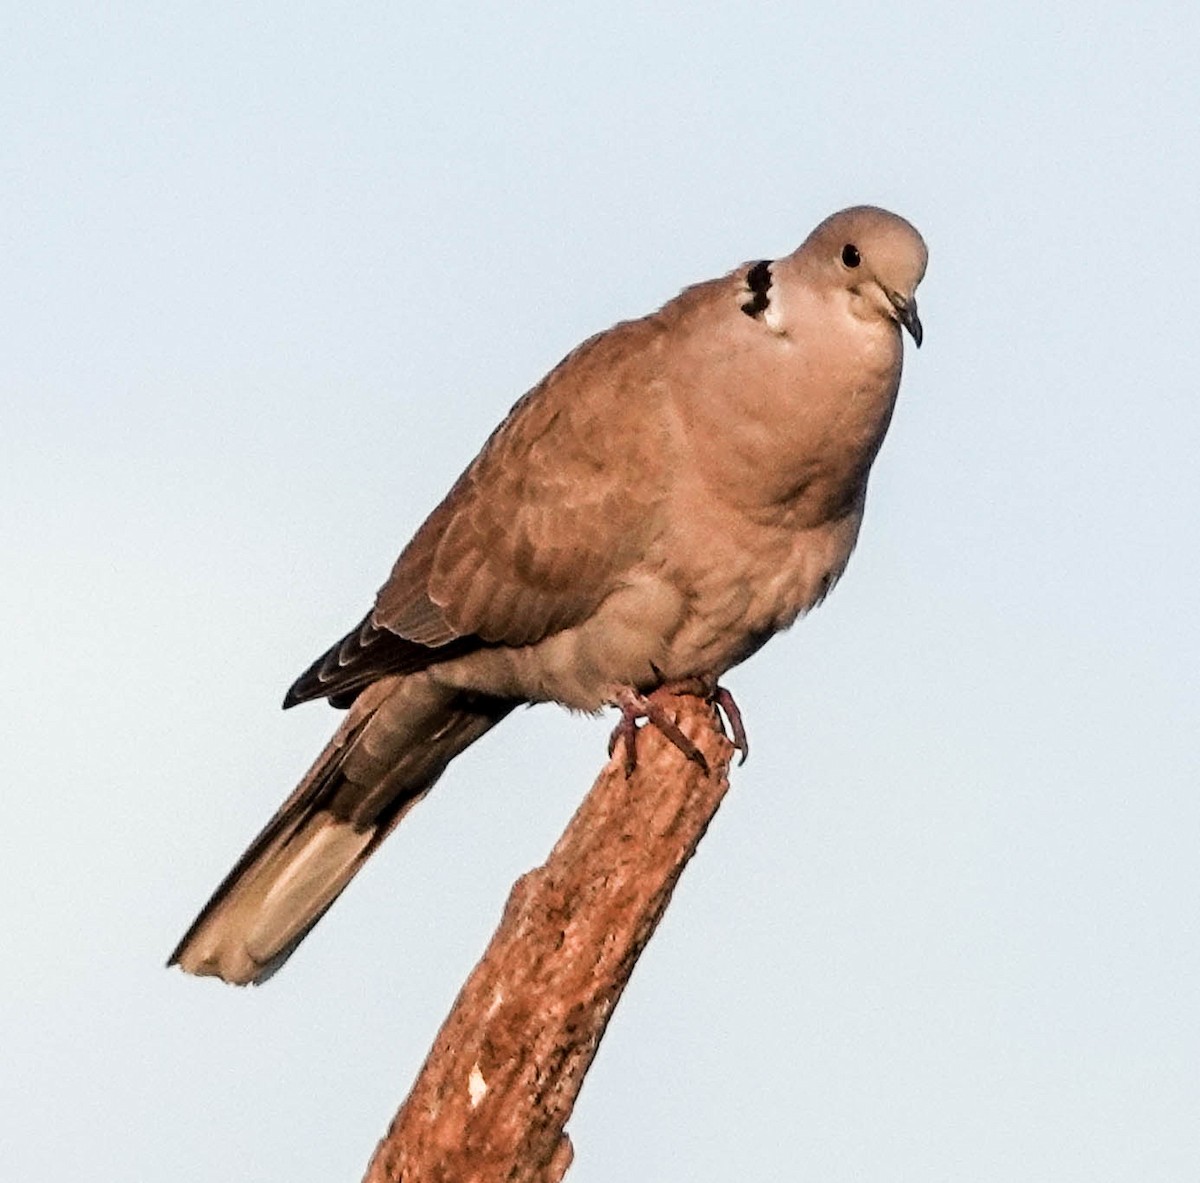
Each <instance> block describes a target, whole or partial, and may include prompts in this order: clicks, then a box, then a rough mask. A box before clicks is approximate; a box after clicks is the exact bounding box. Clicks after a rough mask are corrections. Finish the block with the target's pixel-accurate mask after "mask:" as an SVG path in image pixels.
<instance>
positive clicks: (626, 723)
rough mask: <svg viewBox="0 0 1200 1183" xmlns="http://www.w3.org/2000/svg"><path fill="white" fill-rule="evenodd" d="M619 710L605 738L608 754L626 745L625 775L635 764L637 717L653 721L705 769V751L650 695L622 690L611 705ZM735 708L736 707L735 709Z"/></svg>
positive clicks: (678, 746) (706, 762)
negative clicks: (618, 714) (615, 721)
mask: <svg viewBox="0 0 1200 1183" xmlns="http://www.w3.org/2000/svg"><path fill="white" fill-rule="evenodd" d="M614 705H615V706H617V707H619V708H620V710H621V719H620V722H618V723H617V725H616V727H614V728H613V733H612V735H611V736H609V740H608V754H609V755H610V756H611V755H612V754H613V752H615V751H616V748H617V742H618V741H621V742H623V743H624V746H625V775H626V777H630V776H632V775H633V770H634V769H635V768H636V767H637V734H638V730H639V728H638V725H637V721H638V719H645V720H646V721H647V722H649V723H653V724H654V726H655V727H657V728H658V729H659V731H661V732H662V734H663V735H664V736H665V737H666V738H667V739H668V740H670V741H671V743H673V744H674V745H675V747H677V748H678V749H679V750H680V751H681V752H682V753H683V755H684V756H685V757H686V758H687V759H689V760H691V761H692V763H694V764H698V765H699V766H700V768H701V769H702V771H704V772H705V773H707V772H708V761H707V760H706V759H705V757H704V753H703V752H702V751H701V750H700V749H699V748H698V747H697V746H696V745H695V744H694V743H693V742H692V741H691V740H690V739H689V738H688V737H687V736H686V735H684V733H683V731H682V730H680V727H679V724H678V723H676V722H675V720H674V719H673V718H671V716H670V715H669V714H668V713H667V711H666V709H665V708H664V707H663V705H662V704H661V703H660V702H657V701H656V700H655V698H654V696H653V695H647V694H639V693H638V692H637V691H636V690H627V691H623V692H622V693H621V694H620V695H619V696H618V698H617V701H616V702H615V704H614ZM735 709H736V708H735Z"/></svg>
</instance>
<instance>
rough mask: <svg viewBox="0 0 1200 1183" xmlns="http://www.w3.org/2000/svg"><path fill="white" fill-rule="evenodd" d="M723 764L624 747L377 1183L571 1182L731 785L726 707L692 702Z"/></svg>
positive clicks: (369, 1177) (691, 730)
mask: <svg viewBox="0 0 1200 1183" xmlns="http://www.w3.org/2000/svg"><path fill="white" fill-rule="evenodd" d="M673 703H674V704H676V710H677V717H678V721H679V725H680V727H681V728H682V730H683V731H684V733H685V734H686V735H688V736H689V737H691V739H692V740H693V742H695V743H696V744H697V746H698V747H699V748H700V750H701V751H702V752H703V753H704V756H705V758H706V759H707V760H708V765H709V771H708V772H705V771H704V770H702V769H701V768H700V766H699V765H698V764H697V763H695V762H693V761H688V760H686V759H684V757H683V756H682V755H681V754H680V752H679V750H678V749H677V748H675V747H673V746H672V745H671V744H670V743H669V742H668V741H667V740H666V739H665V738H664V737H663V736H662V735H661V734H660V733H659V732H658V730H657V729H656V728H654V727H650V726H646V727H643V728H642V730H641V731H640V732H639V736H638V743H637V757H638V763H637V768H636V770H635V771H634V773H633V775H632V776H630V777H629V778H628V779H626V776H625V770H624V753H623V752H622V750H621V748H620V746H618V748H617V751H616V753H615V755H614V758H613V759H612V760H610V761H609V762H608V764H607V766H606V767H605V768H604V770H603V771H602V772H601V774H600V776H599V778H598V779H597V781H596V783H595V784H594V785H593V786H592V789H591V791H590V792H589V793H588V795H587V797H586V798H585V800H584V802H583V804H582V805H581V806H580V807H579V809H578V811H577V812H576V813H575V816H574V817H573V818H572V819H571V821H570V823H569V824H568V826H567V828H566V830H565V831H564V832H563V835H562V837H561V838H560V839H559V840H558V842H557V844H556V845H555V847H554V850H553V851H552V852H551V854H550V857H549V858H548V859H547V860H546V862H545V864H544V865H543V866H541V867H538V868H536V869H535V870H532V871H530V872H528V873H527V874H525V875H523V876H522V877H521V878H520V879H518V880H517V882H516V884H515V885H514V886H513V889H512V892H511V894H510V895H509V898H508V903H507V905H506V906H505V909H504V916H503V918H502V920H501V922H500V927H499V928H498V929H497V931H496V934H495V936H493V937H492V940H491V943H490V944H489V945H488V948H487V951H486V952H485V953H484V955H483V958H482V960H481V961H480V962H479V964H478V965H477V966H476V967H475V969H474V970H473V971H472V972H471V976H470V977H469V978H468V979H467V982H466V984H465V985H464V986H463V988H462V991H461V992H460V993H459V996H458V999H457V1000H456V1002H455V1004H454V1007H453V1009H452V1010H451V1012H450V1015H449V1017H448V1018H447V1019H446V1021H445V1023H444V1024H443V1025H442V1029H441V1031H440V1032H439V1033H438V1036H437V1039H436V1041H435V1042H434V1045H433V1048H432V1050H431V1051H430V1053H429V1057H428V1058H427V1059H426V1061H425V1064H424V1066H423V1067H422V1069H421V1071H420V1073H419V1075H418V1076H417V1080H416V1083H415V1084H414V1085H413V1087H412V1091H411V1092H410V1093H409V1095H408V1098H407V1099H406V1100H405V1102H404V1103H403V1105H401V1107H400V1110H399V1112H398V1113H397V1114H396V1117H395V1119H394V1120H393V1122H392V1125H391V1128H390V1129H389V1130H388V1133H387V1136H386V1137H385V1138H384V1139H383V1141H382V1142H381V1143H380V1144H379V1147H378V1148H377V1150H376V1152H375V1155H374V1157H373V1158H372V1160H371V1164H370V1166H369V1168H368V1170H367V1174H366V1179H365V1183H499V1181H500V1180H505V1181H506V1183H559V1180H561V1179H562V1177H563V1175H564V1174H565V1173H566V1170H567V1168H568V1166H570V1163H571V1158H572V1153H573V1152H572V1148H571V1142H570V1139H569V1138H568V1137H567V1135H566V1134H565V1133H564V1126H565V1125H566V1123H567V1120H568V1118H569V1117H570V1116H571V1110H572V1109H573V1108H574V1105H575V1098H576V1097H577V1096H578V1094H579V1089H580V1086H581V1085H582V1084H583V1078H584V1076H585V1074H586V1073H587V1070H588V1068H589V1066H590V1065H591V1062H592V1059H593V1057H594V1056H595V1054H596V1049H597V1047H598V1046H599V1044H600V1040H601V1038H602V1037H603V1035H604V1030H605V1028H606V1027H607V1025H608V1021H609V1018H610V1017H611V1016H612V1012H613V1008H614V1007H615V1006H616V1004H617V1000H618V999H619V998H620V997H621V992H622V991H623V990H624V988H625V984H626V982H628V981H629V975H630V974H631V973H632V972H633V967H634V965H636V964H637V959H638V957H639V956H640V954H641V952H642V950H643V949H644V948H645V946H646V943H647V942H648V941H649V940H650V937H651V936H652V935H653V933H654V930H655V928H656V927H657V925H658V922H659V920H660V919H661V917H662V914H663V911H664V910H665V909H666V906H667V904H668V902H669V901H670V899H671V893H672V891H673V890H674V888H675V884H676V882H677V881H678V879H679V875H680V873H681V872H682V871H683V868H684V866H685V865H686V864H687V861H688V859H690V858H691V856H692V855H693V853H694V852H695V850H696V846H697V844H698V843H699V841H700V839H701V838H702V837H703V836H704V831H705V830H706V829H707V828H708V824H709V822H710V821H711V820H712V817H713V815H714V814H715V813H716V811H717V808H718V807H719V806H720V804H721V801H722V799H723V798H724V796H725V793H726V791H727V790H728V788H729V780H728V774H729V761H730V757H731V755H732V753H733V748H732V746H731V745H730V743H729V742H728V741H727V740H726V739H725V738H724V736H723V733H722V732H721V730H720V723H719V721H718V718H717V715H716V712H715V710H714V708H713V707H712V706H711V705H710V704H709V703H707V702H705V701H704V700H703V699H700V698H694V697H679V698H677V699H674V700H673Z"/></svg>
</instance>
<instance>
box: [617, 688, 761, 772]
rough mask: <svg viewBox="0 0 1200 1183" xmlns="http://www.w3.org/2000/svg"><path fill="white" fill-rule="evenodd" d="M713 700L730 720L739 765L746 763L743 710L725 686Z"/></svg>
mask: <svg viewBox="0 0 1200 1183" xmlns="http://www.w3.org/2000/svg"><path fill="white" fill-rule="evenodd" d="M712 701H713V703H714V705H716V706H717V707H719V708H720V710H721V714H723V715H724V716H725V718H726V719H728V720H729V730H730V733H731V734H730V738H731V740H732V741H733V747H734V750H735V751H737V752H741V757H740V758H739V760H738V765H739V766H740V765H742V764H745V763H746V757H747V756H749V755H750V741H749V740H748V739H747V738H746V725H745V723H744V722H743V721H742V712H741V711H740V710H738V704H737V703H736V702H734V701H733V695H732V694H730V693H729V691H728V690H726V689H725V687H724V686H718V687H717V688H716V689H715V690H714V691H713V694H712ZM610 755H611V753H610Z"/></svg>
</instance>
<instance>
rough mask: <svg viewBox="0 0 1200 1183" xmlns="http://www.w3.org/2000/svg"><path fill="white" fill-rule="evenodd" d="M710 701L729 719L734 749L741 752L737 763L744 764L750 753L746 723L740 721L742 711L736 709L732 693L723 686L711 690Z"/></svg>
mask: <svg viewBox="0 0 1200 1183" xmlns="http://www.w3.org/2000/svg"><path fill="white" fill-rule="evenodd" d="M712 701H713V702H714V703H715V704H716V705H717V706H718V707H720V709H721V712H722V713H723V714H724V715H725V718H727V719H728V720H729V730H730V731H731V732H732V733H733V736H732V739H733V747H734V750H735V751H738V752H741V753H742V755H741V759H739V760H738V764H739V765H740V764H745V763H746V757H747V756H749V755H750V741H749V740H748V739H747V738H746V725H745V724H744V723H743V722H742V712H741V711H740V710H738V704H737V703H736V702H734V701H733V695H732V694H730V693H729V691H728V690H726V689H725V687H724V686H718V687H717V688H716V689H715V690H714V691H713V692H712Z"/></svg>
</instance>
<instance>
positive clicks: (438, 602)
mask: <svg viewBox="0 0 1200 1183" xmlns="http://www.w3.org/2000/svg"><path fill="white" fill-rule="evenodd" d="M925 263H926V248H925V243H924V242H923V241H922V239H921V236H920V234H918V233H917V231H916V229H914V227H913V226H911V225H910V224H909V223H908V222H906V221H905V220H904V219H903V218H900V217H897V216H896V215H895V214H891V213H888V212H887V211H885V210H882V209H876V208H874V207H871V206H858V207H855V208H852V209H847V210H843V211H842V212H840V213H837V214H834V215H833V216H832V217H830V218H828V219H827V220H826V221H824V222H822V223H821V224H820V225H819V226H818V227H817V228H816V229H815V230H814V231H813V232H812V233H811V234H810V235H809V236H808V238H807V239H806V240H805V241H804V243H803V244H802V245H801V246H800V248H799V249H798V250H797V251H796V252H795V253H794V254H791V255H788V256H787V257H786V258H782V259H776V260H774V261H769V260H764V261H761V262H756V263H749V264H746V265H744V266H742V267H739V268H738V269H737V270H735V271H732V272H730V273H729V274H728V275H726V276H724V277H723V278H721V279H714V280H711V281H709V282H707V283H701V284H697V285H696V286H694V287H690V288H687V289H686V290H685V291H684V292H682V293H681V294H680V295H679V296H677V297H676V298H675V299H673V300H671V301H670V302H669V303H667V304H665V305H664V306H663V307H662V308H661V309H660V310H659V311H657V312H654V313H651V314H650V315H649V316H645V317H643V318H642V319H640V320H631V321H625V322H623V323H621V324H618V325H616V326H615V327H614V328H611V329H609V330H608V331H607V332H604V333H600V334H599V335H597V336H595V337H592V338H591V339H590V340H588V341H585V342H584V343H583V344H582V345H580V346H579V347H578V348H577V349H575V350H574V351H573V352H572V353H570V354H569V355H568V356H567V357H566V358H565V359H564V360H563V361H562V362H561V363H560V364H559V365H558V366H557V367H556V368H555V369H553V370H551V372H550V373H549V374H548V375H547V376H546V377H545V378H544V379H543V380H542V381H541V382H540V383H539V384H538V385H537V386H536V387H534V389H533V390H531V391H530V392H529V393H528V394H526V395H525V396H524V397H523V398H522V399H521V400H520V401H519V402H518V403H517V404H516V405H515V406H514V407H513V409H512V411H511V412H510V413H509V415H508V417H507V418H506V419H505V420H504V422H503V423H502V424H501V425H500V426H499V428H497V430H496V431H495V432H494V433H493V434H492V436H491V438H490V439H489V440H488V441H487V443H486V444H485V445H484V447H483V450H482V451H481V452H480V453H479V455H478V456H477V457H476V458H475V460H474V461H473V462H472V463H471V465H470V466H469V467H468V468H467V470H466V472H464V473H463V475H462V476H461V477H460V478H459V479H458V481H457V482H456V483H455V485H454V487H453V488H452V489H451V490H450V492H449V493H448V494H447V496H446V498H445V500H444V501H442V503H441V504H440V505H439V506H438V507H437V508H436V509H435V510H434V511H433V513H432V514H430V516H429V518H428V519H427V520H426V521H425V523H424V525H422V526H421V528H420V529H419V530H418V531H417V533H416V535H415V536H414V538H413V539H412V541H411V542H410V543H409V544H408V546H406V547H405V548H404V551H403V552H402V554H401V555H400V558H399V559H398V560H397V561H396V565H395V566H394V567H393V569H392V573H391V576H390V577H389V578H388V580H387V582H386V583H385V584H384V585H383V588H382V589H381V590H380V592H379V594H378V596H377V597H376V600H375V606H374V607H373V608H372V609H371V611H370V612H369V613H368V614H367V616H366V617H365V618H364V619H363V621H362V623H361V624H359V625H358V626H357V627H355V628H354V629H353V630H352V631H351V632H350V633H348V634H347V635H346V636H345V637H344V638H343V639H342V640H341V641H339V642H338V643H337V644H336V645H334V646H333V647H332V648H331V649H330V650H329V651H328V652H327V653H325V654H324V655H323V656H322V657H320V658H319V659H318V660H317V661H316V662H314V663H313V665H312V666H311V667H310V668H309V669H308V670H306V671H305V672H304V673H303V674H302V675H301V676H300V677H299V679H297V681H296V683H295V685H293V686H292V688H291V689H290V690H289V691H288V693H287V697H286V699H285V700H284V706H285V707H290V706H293V705H295V704H296V703H300V702H305V701H307V700H309V699H315V698H327V699H329V701H330V702H331V703H332V704H333V705H334V706H337V707H348V708H349V713H348V714H347V716H346V718H345V721H344V722H343V723H342V725H341V727H340V728H339V729H338V731H337V733H336V734H335V735H334V737H333V739H332V740H331V741H330V743H329V745H328V746H327V747H326V748H325V750H324V751H323V752H322V753H321V755H320V756H319V757H318V758H317V761H316V763H315V764H314V765H313V767H312V769H311V770H310V771H309V773H308V774H307V776H305V778H304V780H303V781H301V783H300V785H299V786H298V787H297V789H296V790H295V792H293V794H292V795H291V797H289V798H288V800H287V801H286V802H284V804H283V806H282V808H281V809H280V810H279V812H278V813H277V814H276V815H275V816H274V818H272V819H271V821H270V822H269V823H268V825H267V827H266V829H265V830H263V832H262V833H261V834H260V835H259V836H258V838H256V839H255V841H254V842H253V844H252V845H251V846H250V848H249V850H247V851H246V853H245V854H244V855H243V856H242V859H241V861H240V862H239V863H238V864H237V865H236V866H235V867H234V868H233V870H232V871H231V872H230V873H229V875H228V876H227V877H226V879H225V881H224V882H223V883H222V884H221V885H220V887H218V888H217V890H216V892H215V894H214V895H213V897H212V899H211V900H210V901H209V902H208V904H207V905H206V906H205V908H204V910H203V911H202V912H201V913H200V915H199V917H198V918H197V919H196V921H195V923H194V924H193V925H192V927H191V928H190V929H189V930H188V932H187V935H186V936H184V938H183V940H182V941H181V942H180V944H179V947H178V948H177V949H176V950H175V952H174V953H173V954H172V956H171V959H170V964H176V963H177V964H179V965H180V966H182V968H183V969H184V970H186V971H187V972H189V973H194V974H214V975H216V976H217V977H220V978H223V979H225V981H227V982H235V983H239V984H244V983H247V982H261V981H263V980H264V979H265V978H267V977H269V976H270V975H271V974H272V973H273V972H274V971H275V970H276V969H278V968H279V966H280V965H281V964H282V963H283V962H284V961H285V960H286V959H287V957H288V956H289V955H290V954H291V952H292V951H293V950H294V949H295V948H296V946H297V945H298V944H299V943H300V941H301V940H303V939H304V937H305V935H306V934H307V933H308V931H309V929H311V928H312V926H313V925H314V924H315V923H316V922H317V921H318V920H319V919H320V917H321V916H322V915H323V914H324V912H325V910H326V909H327V908H328V907H329V906H330V905H331V904H332V903H333V901H334V900H335V899H336V898H337V896H338V895H339V894H340V893H341V891H342V890H343V888H345V886H346V884H347V883H348V882H349V881H350V879H351V878H352V877H353V875H354V874H355V872H356V871H357V870H358V869H359V867H361V866H362V864H363V863H364V862H365V861H366V859H367V858H368V857H369V856H370V855H371V853H372V852H373V851H374V850H375V848H376V847H377V846H378V845H379V843H380V842H381V841H383V839H384V838H385V837H386V836H387V835H388V833H389V832H390V831H391V830H392V828H393V827H394V826H395V825H396V824H397V823H398V822H399V821H400V819H401V818H402V817H403V816H404V814H405V813H406V812H407V811H408V810H409V808H411V806H412V805H413V804H414V803H415V802H416V801H417V800H419V799H420V798H421V797H422V796H423V795H424V794H425V793H426V792H428V790H429V789H430V788H431V787H432V785H433V784H434V782H435V781H436V780H437V778H438V777H439V776H440V775H441V773H442V772H443V771H444V769H445V768H446V765H447V764H448V763H449V761H450V760H452V759H453V758H454V757H455V756H456V755H458V753H459V752H461V751H462V750H463V749H464V748H466V747H467V746H468V745H469V744H471V743H474V742H475V740H477V739H479V737H480V736H482V735H483V734H484V733H485V732H486V731H488V730H489V729H490V728H492V727H494V726H495V725H496V724H497V723H499V722H500V720H501V719H503V718H504V717H505V716H506V715H507V714H508V713H509V712H510V711H511V710H513V708H514V707H516V706H518V705H520V704H521V703H528V702H557V703H561V704H564V705H565V706H568V707H571V708H574V709H577V710H582V711H597V710H599V709H600V708H602V707H604V706H606V705H613V706H617V707H619V708H620V709H621V712H622V722H621V723H620V724H619V725H618V729H617V732H615V733H614V739H615V740H617V741H620V742H623V743H624V744H625V748H626V753H625V754H626V761H627V764H628V763H631V762H632V760H633V758H634V738H635V736H636V733H637V727H636V724H635V720H637V719H639V718H645V719H647V720H648V721H649V723H650V724H653V725H657V726H659V727H660V728H661V729H663V730H664V732H666V733H667V734H668V735H669V736H670V737H671V738H672V739H673V740H675V742H676V743H677V745H678V746H680V747H681V748H683V750H684V751H685V753H686V754H688V755H690V756H692V757H693V758H695V757H696V756H698V753H697V752H696V751H695V749H694V748H693V749H692V750H691V751H688V749H689V747H691V745H690V742H689V741H688V740H687V739H686V738H685V737H683V736H682V735H681V734H679V733H678V732H677V729H676V734H674V735H672V734H671V731H672V728H673V722H672V719H671V717H670V716H669V714H668V713H667V712H666V710H665V709H664V706H663V702H662V697H663V696H662V695H661V694H659V693H658V692H659V691H662V690H664V688H673V687H680V686H693V687H698V688H701V689H703V691H704V692H706V693H709V694H711V695H714V696H716V695H719V696H720V697H719V701H720V702H721V703H722V705H723V706H724V707H725V709H726V713H727V715H729V717H730V722H731V724H732V727H733V731H734V738H735V741H736V742H737V743H738V746H740V747H742V748H743V749H744V747H745V737H744V732H743V730H742V728H741V724H740V719H739V718H738V716H737V713H736V708H735V707H734V706H733V703H732V700H731V699H730V698H729V697H728V696H727V695H726V694H725V693H724V692H723V691H722V690H721V689H720V687H719V686H718V679H719V678H720V677H721V675H723V674H724V673H725V671H727V670H728V669H730V668H731V667H733V666H735V665H737V664H738V663H739V662H741V661H744V660H745V659H746V658H747V657H749V656H750V655H751V654H752V653H754V652H755V650H757V649H758V648H759V647H760V646H761V645H762V644H763V643H764V642H765V641H766V640H767V639H768V638H769V637H771V636H772V635H773V634H774V633H777V632H779V631H780V630H781V629H785V628H787V627H788V626H789V625H791V624H792V622H793V621H794V620H795V619H796V617H797V616H798V615H800V614H801V613H803V612H806V611H807V610H808V609H810V608H812V607H813V606H814V605H816V604H818V603H819V602H820V601H821V600H822V599H823V598H824V597H825V595H826V594H827V593H828V592H829V590H830V588H831V587H832V586H833V585H834V583H836V582H837V579H838V577H839V576H840V575H841V573H842V571H843V570H844V569H845V566H846V563H847V560H848V559H849V558H850V552H851V551H852V550H853V549H854V543H855V540H856V538H857V536H858V530H859V525H860V523H861V521H862V515H863V504H864V500H865V497H866V491H867V478H868V474H869V472H870V468H871V464H872V462H873V461H874V459H875V456H876V453H877V452H878V451H879V447H880V444H881V443H882V441H883V437H884V433H885V432H886V431H887V427H888V423H889V421H890V419H891V416H892V409H893V406H894V405H895V400H896V394H897V390H898V388H899V385H900V370H901V362H902V357H903V346H902V340H901V331H900V330H901V327H902V326H903V328H905V329H907V330H908V332H909V333H910V334H911V335H912V337H913V340H914V341H915V342H916V344H917V345H920V344H921V335H922V330H921V322H920V320H919V319H918V318H917V305H916V301H915V298H914V293H915V291H916V288H917V285H918V284H919V283H920V281H921V278H922V276H923V275H924V273H925ZM701 759H702V757H701Z"/></svg>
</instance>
